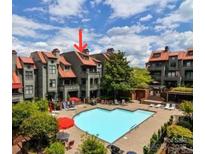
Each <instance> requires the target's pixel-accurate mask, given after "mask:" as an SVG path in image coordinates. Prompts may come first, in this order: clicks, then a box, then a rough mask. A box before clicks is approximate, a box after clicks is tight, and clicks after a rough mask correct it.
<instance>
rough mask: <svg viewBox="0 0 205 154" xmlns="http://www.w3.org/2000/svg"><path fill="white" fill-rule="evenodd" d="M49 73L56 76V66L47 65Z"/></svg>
mask: <svg viewBox="0 0 205 154" xmlns="http://www.w3.org/2000/svg"><path fill="white" fill-rule="evenodd" d="M49 73H50V74H56V66H55V65H49Z"/></svg>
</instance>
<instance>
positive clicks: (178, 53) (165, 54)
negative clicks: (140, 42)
mask: <svg viewBox="0 0 205 154" xmlns="http://www.w3.org/2000/svg"><path fill="white" fill-rule="evenodd" d="M155 53H160V56H159V57H153V55H154V54H155ZM170 56H178V59H179V60H192V59H193V56H190V55H188V51H187V52H185V51H175V52H166V51H164V50H162V51H154V52H152V54H151V56H150V58H149V62H154V61H166V60H168V59H169V57H170Z"/></svg>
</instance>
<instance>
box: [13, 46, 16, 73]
mask: <svg viewBox="0 0 205 154" xmlns="http://www.w3.org/2000/svg"><path fill="white" fill-rule="evenodd" d="M16 58H17V52H16V50H12V72H13V71H16Z"/></svg>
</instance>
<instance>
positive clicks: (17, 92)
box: [12, 49, 102, 102]
mask: <svg viewBox="0 0 205 154" xmlns="http://www.w3.org/2000/svg"><path fill="white" fill-rule="evenodd" d="M101 76H102V64H101V61H99V60H97V59H95V58H93V57H91V56H90V55H89V53H86V52H84V53H80V52H76V51H71V52H66V53H63V54H60V51H59V50H58V49H54V50H53V51H51V52H43V51H35V52H32V53H31V55H30V57H19V56H17V53H16V51H12V79H13V82H12V95H13V102H19V101H21V100H32V99H34V98H44V99H45V98H46V99H48V100H51V99H54V100H59V99H60V100H64V99H67V98H69V97H80V98H96V97H99V96H100V82H101Z"/></svg>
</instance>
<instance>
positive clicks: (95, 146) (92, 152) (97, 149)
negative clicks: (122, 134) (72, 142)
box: [79, 135, 107, 154]
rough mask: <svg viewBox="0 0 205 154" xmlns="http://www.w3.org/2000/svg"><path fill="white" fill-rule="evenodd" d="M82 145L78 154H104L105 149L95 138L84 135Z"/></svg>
mask: <svg viewBox="0 0 205 154" xmlns="http://www.w3.org/2000/svg"><path fill="white" fill-rule="evenodd" d="M82 141H83V143H82V144H81V145H79V151H80V154H106V153H107V148H106V147H105V146H104V144H103V143H102V142H101V141H100V140H99V139H97V137H96V136H93V135H92V136H88V135H86V137H85V138H83V140H82Z"/></svg>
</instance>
